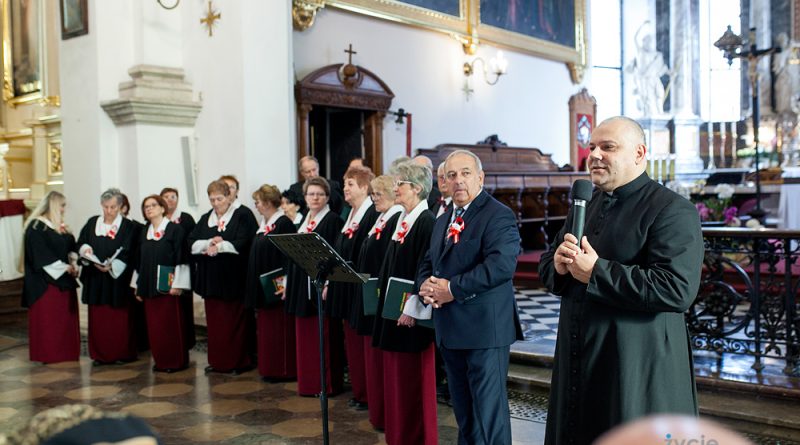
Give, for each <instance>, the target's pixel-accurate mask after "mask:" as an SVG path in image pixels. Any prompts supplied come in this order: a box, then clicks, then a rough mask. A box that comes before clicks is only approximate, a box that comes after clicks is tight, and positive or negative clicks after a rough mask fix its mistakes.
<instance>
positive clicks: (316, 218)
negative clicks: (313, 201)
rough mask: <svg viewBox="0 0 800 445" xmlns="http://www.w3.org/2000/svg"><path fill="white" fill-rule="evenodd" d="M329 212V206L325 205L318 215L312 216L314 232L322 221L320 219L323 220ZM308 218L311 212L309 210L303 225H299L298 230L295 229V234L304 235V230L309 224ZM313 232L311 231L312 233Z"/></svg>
mask: <svg viewBox="0 0 800 445" xmlns="http://www.w3.org/2000/svg"><path fill="white" fill-rule="evenodd" d="M330 211H331V207H330V206H329V205H327V204H325V207H324V208H323V209H322V210H320V211H319V213H317V214H316V215H315V216H314V219H313V221H314V230H317V227H319V222H320V221H322V218H325V215H327V214H328V212H330ZM309 216H311V211H310V210H309V212H308V214H307V215H306V217H305V219H303V224H300V228H299V229H297V233H306V228H307V227H308V224H309V223H310V222H311V221H309V220H308V217H309ZM314 230H312V232H313V231H314Z"/></svg>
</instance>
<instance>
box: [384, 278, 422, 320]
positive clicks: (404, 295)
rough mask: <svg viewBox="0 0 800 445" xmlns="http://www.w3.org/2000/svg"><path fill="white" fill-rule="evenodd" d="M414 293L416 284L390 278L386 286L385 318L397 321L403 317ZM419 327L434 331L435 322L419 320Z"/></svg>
mask: <svg viewBox="0 0 800 445" xmlns="http://www.w3.org/2000/svg"><path fill="white" fill-rule="evenodd" d="M413 291H414V282H413V281H411V280H404V279H402V278H395V277H391V278H389V282H388V283H387V284H386V301H384V302H383V314H382V315H383V318H385V319H387V320H397V319H398V318H400V316H401V315H403V307H404V306H405V305H406V300H407V299H408V297H410V296H411V295H412V292H413ZM417 326H422V327H424V328H430V329H433V320H417Z"/></svg>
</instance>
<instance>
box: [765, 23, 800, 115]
mask: <svg viewBox="0 0 800 445" xmlns="http://www.w3.org/2000/svg"><path fill="white" fill-rule="evenodd" d="M776 43H777V44H778V46H779V47H780V48H781V52H779V53H777V54H774V55H773V56H772V73H773V74H772V75H773V76H775V77H774V78H775V113H776V114H784V113H793V114H795V115H797V114H798V112H800V109H798V106H800V103H798V101H799V100H800V64H798V63H797V62H796V61H795V63H792V61H793V60H792V59H793V56H794V57H796V56H795V51H800V44H798V42H795V41H791V40H789V36H788V35H786V33H785V32H782V33H780V34H779V35H778V37H777V38H776Z"/></svg>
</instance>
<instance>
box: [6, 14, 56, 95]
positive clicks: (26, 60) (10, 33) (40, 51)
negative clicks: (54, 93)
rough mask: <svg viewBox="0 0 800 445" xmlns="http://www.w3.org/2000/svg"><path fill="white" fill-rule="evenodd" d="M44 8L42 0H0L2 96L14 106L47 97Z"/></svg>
mask: <svg viewBox="0 0 800 445" xmlns="http://www.w3.org/2000/svg"><path fill="white" fill-rule="evenodd" d="M43 8H44V2H42V1H41V0H0V9H2V20H3V22H2V26H3V99H4V100H5V101H6V102H7V103H8V104H9V105H11V106H12V107H15V106H16V105H18V104H24V103H31V102H40V101H42V100H44V99H45V98H46V97H47V91H46V83H47V82H46V78H47V76H46V66H47V64H46V57H45V42H46V40H45V38H46V35H45V29H44V26H43V20H44V14H43V12H44V11H43Z"/></svg>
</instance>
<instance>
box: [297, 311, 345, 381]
mask: <svg viewBox="0 0 800 445" xmlns="http://www.w3.org/2000/svg"><path fill="white" fill-rule="evenodd" d="M317 320H318V319H317V316H316V315H315V316H311V317H295V318H294V323H295V336H296V338H297V393H298V394H300V395H301V396H311V395H315V394H319V393H320V392H322V388H321V387H320V373H319V330H318V321H317ZM323 323H324V327H323V332H324V334H325V371H326V372H325V374H326V386H327V391H328V394H339V393H340V392H342V385H343V384H344V357H343V356H344V351H343V350H342V349H344V348H343V346H344V345H343V339H342V325H341V323H330V322H329V320H328V317H323Z"/></svg>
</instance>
